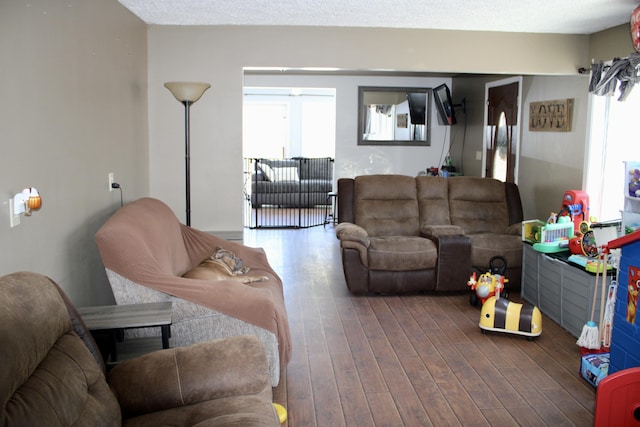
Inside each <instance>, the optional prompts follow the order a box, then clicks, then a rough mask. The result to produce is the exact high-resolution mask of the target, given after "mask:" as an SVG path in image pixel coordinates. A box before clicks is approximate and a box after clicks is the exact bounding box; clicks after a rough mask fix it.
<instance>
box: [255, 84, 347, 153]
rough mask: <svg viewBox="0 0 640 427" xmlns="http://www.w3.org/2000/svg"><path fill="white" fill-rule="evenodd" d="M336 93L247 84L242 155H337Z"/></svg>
mask: <svg viewBox="0 0 640 427" xmlns="http://www.w3.org/2000/svg"><path fill="white" fill-rule="evenodd" d="M335 92H336V91H335V89H325V88H275V87H272V88H250V87H246V88H245V89H244V104H243V157H245V158H287V157H334V156H335V140H336V93H335Z"/></svg>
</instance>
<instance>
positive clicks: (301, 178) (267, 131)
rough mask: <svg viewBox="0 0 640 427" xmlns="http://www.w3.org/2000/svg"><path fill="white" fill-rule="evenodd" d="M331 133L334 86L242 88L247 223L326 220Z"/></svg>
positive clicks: (333, 129) (267, 224)
mask: <svg viewBox="0 0 640 427" xmlns="http://www.w3.org/2000/svg"><path fill="white" fill-rule="evenodd" d="M335 135H336V90H335V88H309V87H245V88H244V92H243V142H242V143H243V145H242V152H243V158H244V171H243V173H244V196H245V203H244V206H245V215H244V226H245V227H249V228H301V227H311V226H315V225H322V224H325V223H326V221H327V218H328V215H329V212H332V206H331V204H332V201H333V198H332V197H330V196H329V194H330V193H332V191H333V159H334V155H335V145H336V144H335V139H336V136H335ZM274 165H276V166H275V167H274ZM265 169H266V170H265Z"/></svg>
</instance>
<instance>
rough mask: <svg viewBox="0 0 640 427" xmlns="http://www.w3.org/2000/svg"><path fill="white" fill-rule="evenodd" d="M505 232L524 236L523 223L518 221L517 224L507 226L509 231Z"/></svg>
mask: <svg viewBox="0 0 640 427" xmlns="http://www.w3.org/2000/svg"><path fill="white" fill-rule="evenodd" d="M505 234H510V235H513V236H522V223H521V222H518V223H516V224H511V225H510V226H509V227H507V231H506V232H505Z"/></svg>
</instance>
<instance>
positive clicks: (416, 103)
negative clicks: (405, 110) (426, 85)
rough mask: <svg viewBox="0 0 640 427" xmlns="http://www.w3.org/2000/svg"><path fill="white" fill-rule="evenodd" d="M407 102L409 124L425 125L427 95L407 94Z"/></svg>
mask: <svg viewBox="0 0 640 427" xmlns="http://www.w3.org/2000/svg"><path fill="white" fill-rule="evenodd" d="M407 101H409V115H410V116H411V124H414V125H423V124H425V117H426V111H427V94H426V93H420V92H418V93H412V92H408V93H407Z"/></svg>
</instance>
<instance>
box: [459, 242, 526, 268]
mask: <svg viewBox="0 0 640 427" xmlns="http://www.w3.org/2000/svg"><path fill="white" fill-rule="evenodd" d="M470 237H471V265H473V266H474V267H477V268H480V269H485V268H486V269H488V268H489V260H490V259H491V258H492V257H494V256H496V255H500V256H502V257H504V258H505V259H506V260H507V266H508V267H509V268H512V267H521V266H522V240H521V238H520V236H515V235H509V234H472V235H470Z"/></svg>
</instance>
